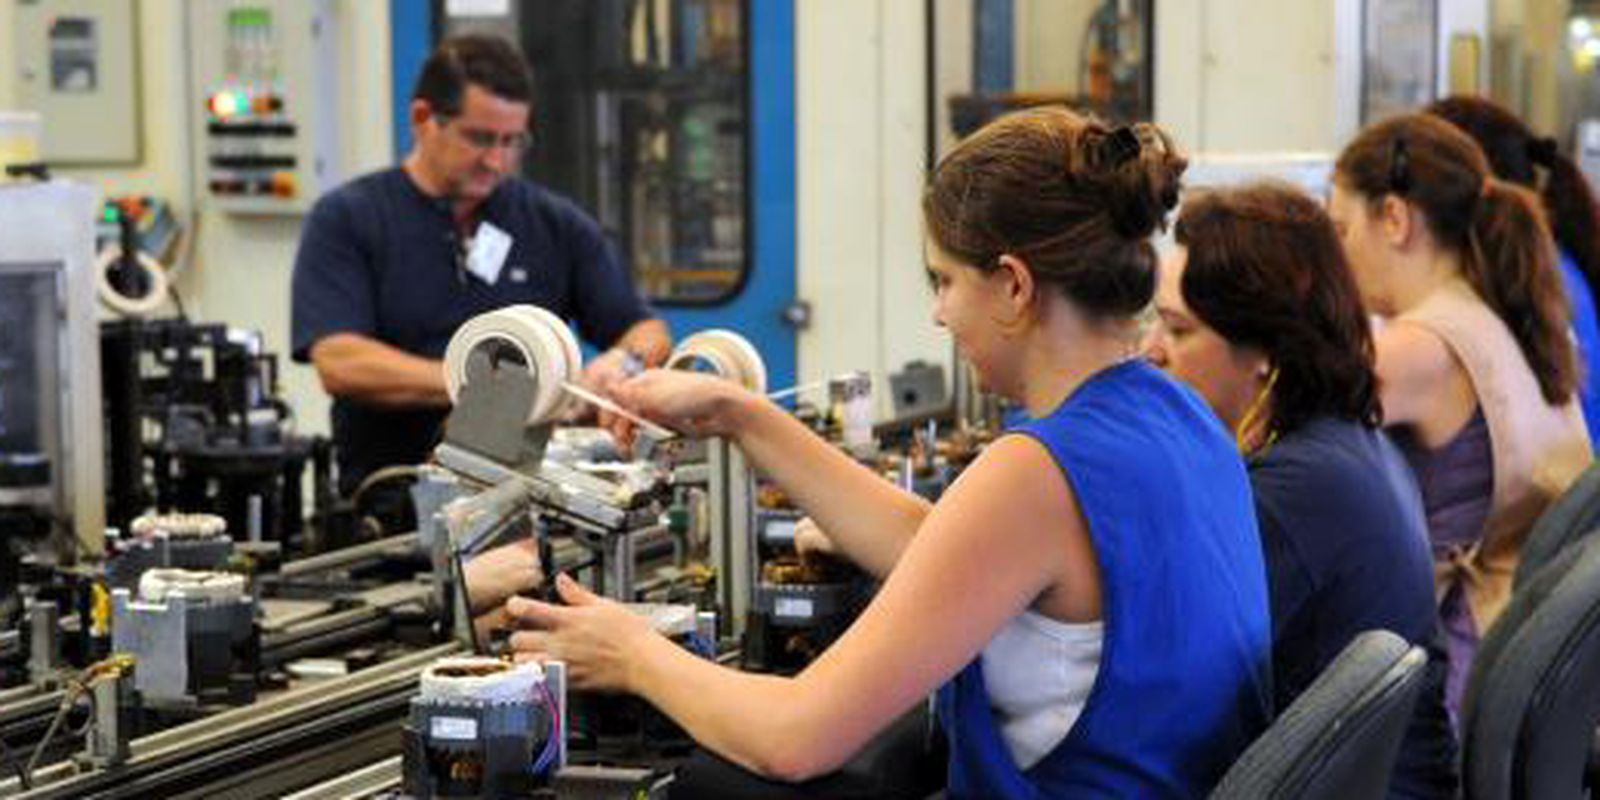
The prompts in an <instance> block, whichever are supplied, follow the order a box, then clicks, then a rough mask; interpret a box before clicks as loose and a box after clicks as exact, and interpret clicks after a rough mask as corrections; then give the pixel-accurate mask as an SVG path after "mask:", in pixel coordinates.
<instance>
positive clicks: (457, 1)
mask: <svg viewBox="0 0 1600 800" xmlns="http://www.w3.org/2000/svg"><path fill="white" fill-rule="evenodd" d="M444 13H445V14H446V15H448V16H452V17H503V16H506V15H507V14H510V13H511V0H449V2H446V3H445V4H444Z"/></svg>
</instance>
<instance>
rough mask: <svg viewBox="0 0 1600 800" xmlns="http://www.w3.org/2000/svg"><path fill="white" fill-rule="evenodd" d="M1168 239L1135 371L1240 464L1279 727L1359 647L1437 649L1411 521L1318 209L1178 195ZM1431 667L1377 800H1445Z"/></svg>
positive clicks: (1446, 741) (1361, 326)
mask: <svg viewBox="0 0 1600 800" xmlns="http://www.w3.org/2000/svg"><path fill="white" fill-rule="evenodd" d="M1174 239H1175V241H1176V243H1177V245H1178V246H1177V247H1175V248H1174V249H1173V250H1172V252H1171V253H1170V255H1169V256H1168V258H1167V259H1166V260H1165V261H1164V262H1163V263H1162V265H1161V282H1160V286H1159V288H1158V289H1157V290H1156V310H1157V312H1158V314H1159V316H1160V332H1159V334H1158V335H1157V336H1155V337H1154V344H1153V346H1152V347H1151V350H1150V355H1151V358H1152V360H1154V361H1155V362H1156V363H1157V364H1159V365H1160V366H1162V367H1163V368H1165V369H1167V370H1168V371H1169V372H1171V373H1172V374H1173V375H1174V376H1175V377H1178V378H1180V379H1182V380H1183V381H1185V382H1186V383H1188V384H1189V385H1191V386H1193V387H1194V388H1195V389H1197V390H1199V392H1200V394H1201V396H1203V397H1204V398H1205V399H1206V402H1208V403H1209V404H1210V405H1211V407H1212V409H1214V410H1215V411H1216V412H1217V416H1218V417H1220V418H1221V419H1222V422H1223V424H1224V425H1226V426H1227V427H1228V428H1230V429H1231V430H1233V431H1234V432H1235V437H1236V439H1237V441H1238V443H1239V448H1240V450H1241V451H1243V452H1244V453H1245V454H1246V456H1247V457H1248V460H1249V469H1250V483H1251V486H1252V487H1253V488H1254V490H1255V501H1256V519H1257V520H1258V521H1259V522H1260V524H1261V542H1262V548H1263V550H1264V551H1265V553H1266V561H1267V588H1268V589H1269V591H1270V592H1271V597H1272V634H1273V636H1272V639H1273V646H1272V654H1273V659H1272V673H1273V694H1274V698H1275V700H1276V705H1277V707H1278V710H1279V711H1280V712H1281V711H1282V710H1283V709H1284V708H1287V707H1288V705H1289V704H1290V703H1292V702H1294V699H1295V698H1296V697H1298V696H1299V695H1300V693H1301V692H1303V691H1305V689H1306V687H1307V686H1309V685H1310V684H1311V682H1312V681H1314V680H1316V678H1317V676H1318V675H1319V674H1321V673H1322V671H1323V669H1324V668H1326V667H1327V665H1328V663H1329V662H1331V661H1332V660H1333V658H1334V657H1335V656H1337V655H1338V654H1339V652H1340V651H1341V650H1343V649H1344V648H1345V646H1346V645H1348V644H1349V643H1350V641H1351V640H1352V639H1354V638H1355V636H1356V635H1357V634H1359V633H1361V632H1362V631H1367V630H1373V629H1384V630H1389V631H1393V632H1395V633H1397V634H1399V635H1400V636H1403V637H1405V638H1406V639H1407V640H1409V641H1411V642H1414V643H1417V644H1421V645H1426V646H1431V645H1434V644H1435V643H1436V642H1437V640H1438V639H1437V637H1438V623H1439V618H1438V614H1437V613H1436V612H1435V610H1434V601H1433V559H1432V556H1431V555H1430V553H1429V549H1428V527H1427V520H1426V518H1425V517H1424V515H1423V510H1422V498H1421V497H1420V496H1419V495H1418V493H1417V487H1416V483H1415V481H1414V480H1413V479H1412V477H1411V471H1410V468H1409V467H1408V466H1407V464H1406V461H1405V458H1404V457H1403V456H1401V454H1400V451H1399V450H1397V449H1396V448H1395V446H1394V445H1393V444H1392V443H1390V441H1389V440H1388V438H1387V437H1386V436H1384V434H1383V432H1382V431H1380V430H1378V425H1379V422H1380V420H1381V415H1382V412H1381V410H1380V408H1379V405H1378V387H1377V378H1376V376H1375V375H1374V372H1373V346H1372V333H1371V330H1370V328H1369V327H1368V325H1367V319H1366V312H1365V310H1364V309H1363V308H1362V305H1361V296H1360V294H1359V293H1358V292H1357V290H1356V286H1355V281H1354V279H1353V278H1351V276H1350V272H1349V268H1348V267H1347V266H1346V265H1345V261H1344V253H1343V251H1342V250H1341V249H1340V246H1339V239H1338V236H1337V234H1336V233H1335V232H1334V229H1333V223H1332V222H1330V221H1329V219H1328V215H1327V213H1326V212H1325V211H1323V209H1322V207H1321V206H1320V205H1319V204H1318V203H1317V202H1316V201H1314V200H1312V199H1311V198H1310V197H1307V196H1306V195H1305V194H1303V193H1301V192H1300V191H1298V190H1296V189H1294V188H1291V187H1289V186H1286V185H1277V184H1257V185H1252V186H1247V187H1244V188H1237V189H1225V190H1220V191H1212V192H1205V193H1201V194H1198V195H1190V196H1189V197H1188V198H1186V199H1185V200H1184V204H1183V211H1182V213H1181V214H1180V215H1179V217H1178V222H1177V226H1176V228H1175V229H1174ZM1446 665H1447V662H1446V660H1445V658H1444V653H1443V651H1442V649H1439V648H1437V647H1436V648H1435V653H1434V658H1433V660H1432V661H1431V662H1430V663H1429V665H1428V680H1427V684H1426V686H1425V689H1424V691H1423V694H1422V697H1421V698H1420V699H1419V700H1418V702H1417V706H1416V712H1415V713H1414V714H1413V716H1412V720H1411V725H1410V727H1409V729H1408V730H1407V731H1406V737H1405V740H1404V742H1403V744H1402V746H1401V752H1400V756H1399V759H1398V760H1397V762H1396V764H1395V769H1394V777H1393V782H1392V784H1391V786H1390V795H1391V796H1393V797H1414V798H1423V797H1440V798H1443V797H1454V796H1455V791H1456V776H1455V768H1454V761H1455V736H1454V734H1453V732H1452V731H1451V727H1450V718H1449V715H1448V714H1447V713H1446V711H1445V706H1444V679H1445V669H1446Z"/></svg>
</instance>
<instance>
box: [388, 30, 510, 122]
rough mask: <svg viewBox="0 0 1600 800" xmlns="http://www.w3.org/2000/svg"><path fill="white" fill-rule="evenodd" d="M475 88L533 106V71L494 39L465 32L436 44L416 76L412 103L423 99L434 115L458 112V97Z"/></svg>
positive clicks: (459, 107) (459, 106)
mask: <svg viewBox="0 0 1600 800" xmlns="http://www.w3.org/2000/svg"><path fill="white" fill-rule="evenodd" d="M469 84H471V85H475V86H478V87H481V88H483V89H484V90H486V91H488V92H489V93H490V94H492V95H494V96H495V97H498V98H500V99H502V100H510V101H513V102H517V103H528V104H530V105H531V104H532V103H533V71H532V70H530V69H529V68H528V62H527V60H526V59H524V58H523V57H522V52H521V51H520V50H518V49H517V46H516V45H514V44H512V43H511V42H509V41H507V40H505V39H502V38H500V37H498V36H489V35H486V34H479V33H468V34H462V35H460V36H452V37H449V38H447V39H445V40H444V41H442V42H440V43H439V46H438V47H437V48H435V49H434V51H433V53H432V54H431V55H429V56H428V60H427V61H426V62H424V63H423V65H422V72H421V74H419V75H418V76H417V85H416V88H414V89H412V91H411V99H412V100H423V101H425V102H427V104H428V106H429V107H430V108H432V109H433V112H434V113H435V114H439V115H442V116H446V117H453V116H455V115H457V114H460V113H461V96H462V95H463V94H465V93H466V91H467V86H468V85H469Z"/></svg>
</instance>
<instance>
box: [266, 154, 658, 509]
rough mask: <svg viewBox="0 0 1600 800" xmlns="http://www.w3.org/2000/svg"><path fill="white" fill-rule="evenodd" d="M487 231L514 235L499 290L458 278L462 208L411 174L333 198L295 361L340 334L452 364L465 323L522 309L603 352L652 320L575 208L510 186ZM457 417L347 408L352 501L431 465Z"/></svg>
mask: <svg viewBox="0 0 1600 800" xmlns="http://www.w3.org/2000/svg"><path fill="white" fill-rule="evenodd" d="M481 221H483V222H489V223H492V224H493V225H494V226H495V227H497V228H500V229H501V230H503V231H505V232H506V233H508V234H510V235H511V237H512V246H511V250H510V252H509V253H508V254H507V256H506V259H505V262H504V266H503V267H502V269H501V271H500V275H499V278H498V280H497V281H496V282H495V283H494V284H493V285H490V284H487V283H485V282H484V281H483V280H482V279H480V278H479V277H477V276H475V275H472V274H470V273H468V272H466V271H465V270H464V269H462V268H460V267H458V249H459V247H460V245H459V243H458V237H457V235H456V230H455V224H454V222H453V221H452V219H451V215H450V205H449V202H448V201H445V200H442V199H440V198H435V197H430V196H429V195H426V194H424V193H423V192H422V190H421V189H419V188H418V187H417V185H416V184H415V183H413V182H412V181H411V178H410V177H408V176H407V175H406V173H405V171H404V170H402V169H400V168H399V167H394V168H390V169H386V170H382V171H379V172H374V173H371V174H368V175H364V176H362V177H360V178H357V179H356V180H354V181H351V182H350V183H347V184H345V185H344V186H341V187H339V188H338V189H336V190H334V191H332V192H329V193H328V194H326V195H324V196H323V197H322V198H321V199H320V200H318V201H317V204H316V206H315V207H314V208H313V209H312V210H311V214H310V216H308V217H307V218H306V222H305V228H304V229H303V230H302V231H301V235H300V249H299V252H298V253H297V254H296V256H295V263H294V286H293V296H294V306H293V313H292V317H293V321H292V326H293V352H294V358H295V360H296V361H299V362H301V363H305V362H306V361H308V360H309V359H310V350H311V345H312V344H314V343H315V342H316V341H317V340H318V339H321V338H322V337H324V336H327V335H329V334H333V333H358V334H362V335H365V336H370V337H372V338H374V339H377V340H379V341H382V342H386V343H388V344H391V345H393V346H395V347H398V348H400V349H401V350H405V351H407V352H410V353H415V354H417V355H420V356H425V357H427V358H441V357H443V355H444V350H445V345H447V344H448V343H449V341H450V336H451V335H452V334H453V333H455V330H456V328H457V327H459V326H460V325H461V324H462V323H463V322H466V321H467V320H468V319H470V318H472V317H474V316H477V315H478V314H481V313H484V312H487V311H493V310H494V309H497V308H501V307H504V306H508V305H513V304H517V303H532V304H534V305H538V306H542V307H544V308H546V309H549V310H550V311H552V312H554V313H555V314H557V315H559V316H561V317H562V318H564V319H567V320H569V321H573V322H575V323H576V327H577V330H578V333H579V334H580V335H581V336H582V337H583V338H584V339H586V340H588V341H589V342H590V343H591V344H593V345H595V346H597V347H601V348H604V347H609V346H610V345H611V344H612V343H614V342H615V341H616V340H617V339H618V338H619V337H620V336H622V334H623V333H624V332H626V331H627V330H628V328H629V327H631V326H632V325H633V324H634V323H637V322H639V321H641V320H643V319H646V318H648V317H649V316H650V310H649V308H648V307H647V306H646V305H645V303H644V301H643V300H641V299H640V298H639V296H638V294H637V293H635V292H634V290H633V286H632V284H631V282H630V281H629V277H628V274H627V272H626V271H625V270H624V269H623V267H622V264H621V263H620V262H619V261H618V259H617V255H616V253H615V250H614V248H612V247H611V246H610V245H609V244H608V243H607V242H606V239H605V237H604V236H603V235H602V233H601V231H600V227H599V225H598V224H596V223H595V221H594V220H593V219H591V218H589V217H588V216H587V215H585V214H584V213H583V212H582V211H580V210H579V209H578V208H577V206H575V205H573V204H572V203H571V202H570V201H568V200H566V199H565V198H562V197H560V196H558V195H556V194H554V193H552V192H550V191H548V190H546V189H543V188H541V187H539V186H538V185H536V184H533V183H531V182H529V181H526V180H522V179H519V178H511V179H507V180H505V181H502V182H501V183H500V185H499V186H498V187H496V188H495V190H494V192H493V193H492V194H491V195H490V196H489V198H488V199H487V200H486V201H484V203H483V206H482V209H481ZM445 413H446V412H445V411H444V410H442V409H406V410H395V409H381V408H374V407H371V406H366V405H362V404H359V403H355V402H352V401H350V400H348V399H345V398H339V397H336V398H334V401H333V410H332V421H333V438H334V442H335V444H337V445H338V446H339V466H340V483H341V485H342V487H343V488H344V490H345V491H349V490H350V489H351V488H353V487H354V486H355V484H356V482H358V481H359V480H360V479H361V477H362V476H364V475H366V474H367V473H368V472H370V471H372V470H374V469H377V468H378V467H381V466H385V465H388V464H411V463H417V462H420V461H422V460H423V459H424V458H425V457H426V456H427V454H428V450H429V448H431V447H432V446H433V444H434V443H435V442H436V440H437V439H438V436H439V432H440V427H441V423H442V421H443V419H444V416H445Z"/></svg>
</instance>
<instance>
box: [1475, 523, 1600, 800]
mask: <svg viewBox="0 0 1600 800" xmlns="http://www.w3.org/2000/svg"><path fill="white" fill-rule="evenodd" d="M1535 593H1537V594H1538V595H1539V596H1533V595H1535ZM1518 595H1529V596H1527V597H1513V599H1512V604H1513V605H1515V604H1517V603H1518V602H1519V601H1520V602H1522V603H1523V604H1524V605H1528V606H1531V607H1532V608H1531V611H1530V612H1529V613H1527V615H1526V618H1525V619H1523V620H1521V621H1520V623H1516V624H1514V625H1513V626H1512V627H1511V628H1509V629H1508V631H1507V632H1505V633H1504V634H1502V635H1501V636H1498V637H1496V638H1497V639H1500V640H1501V641H1499V642H1498V648H1497V650H1496V651H1494V652H1491V653H1489V654H1488V655H1489V657H1488V658H1484V653H1483V652H1482V651H1480V653H1479V656H1478V659H1477V660H1476V661H1475V662H1474V665H1473V674H1472V682H1471V686H1472V689H1469V699H1470V701H1471V702H1470V704H1468V705H1465V706H1463V716H1462V732H1463V735H1462V743H1461V778H1462V788H1463V794H1464V796H1465V797H1467V798H1469V800H1485V799H1487V798H1496V799H1502V798H1503V799H1506V800H1509V799H1510V798H1540V799H1541V800H1543V798H1555V800H1560V799H1561V798H1568V797H1572V798H1576V797H1586V796H1588V793H1587V791H1586V789H1585V786H1584V780H1585V773H1586V769H1587V766H1588V762H1589V751H1590V746H1591V743H1592V741H1593V738H1594V732H1595V726H1596V722H1597V721H1600V537H1590V538H1588V539H1586V540H1584V541H1583V542H1581V543H1580V544H1578V545H1576V546H1574V547H1572V548H1570V549H1569V550H1568V551H1567V552H1564V553H1562V554H1561V555H1560V556H1559V557H1558V558H1557V559H1556V560H1555V561H1554V562H1552V563H1550V564H1548V565H1546V567H1545V568H1544V570H1542V571H1540V572H1539V573H1538V574H1537V575H1535V576H1534V578H1533V579H1531V580H1530V581H1529V583H1528V585H1527V586H1526V587H1525V588H1523V589H1519V590H1518ZM1507 610H1508V611H1509V610H1510V607H1509V606H1508V609H1507ZM1502 622H1505V619H1504V617H1502V619H1501V620H1500V621H1497V622H1496V623H1495V628H1493V629H1491V631H1490V632H1491V634H1493V633H1495V632H1496V630H1497V629H1499V628H1500V626H1501V624H1502Z"/></svg>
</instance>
